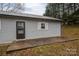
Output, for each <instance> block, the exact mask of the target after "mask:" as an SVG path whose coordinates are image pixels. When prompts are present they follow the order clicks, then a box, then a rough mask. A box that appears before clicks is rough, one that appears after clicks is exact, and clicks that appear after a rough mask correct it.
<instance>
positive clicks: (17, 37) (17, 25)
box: [16, 21, 25, 39]
mask: <svg viewBox="0 0 79 59" xmlns="http://www.w3.org/2000/svg"><path fill="white" fill-rule="evenodd" d="M19 22H20V23H24V25H23V26H24V29H23V31H24V34H23V35H24V37H23V38H18V35H19V34H18V30H19V29H18V23H19ZM16 39H25V21H16Z"/></svg>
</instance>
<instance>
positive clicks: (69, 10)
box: [44, 3, 79, 25]
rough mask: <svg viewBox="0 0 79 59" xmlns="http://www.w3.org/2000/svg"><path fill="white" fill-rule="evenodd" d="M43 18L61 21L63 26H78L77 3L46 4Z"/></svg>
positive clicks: (78, 9) (78, 13) (78, 7)
mask: <svg viewBox="0 0 79 59" xmlns="http://www.w3.org/2000/svg"><path fill="white" fill-rule="evenodd" d="M44 16H50V17H55V18H59V19H62V21H63V24H68V25H72V24H79V3H48V4H47V6H46V10H45V13H44Z"/></svg>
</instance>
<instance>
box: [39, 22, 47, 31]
mask: <svg viewBox="0 0 79 59" xmlns="http://www.w3.org/2000/svg"><path fill="white" fill-rule="evenodd" d="M41 23H45V29H41ZM38 30H48V23H47V22H38Z"/></svg>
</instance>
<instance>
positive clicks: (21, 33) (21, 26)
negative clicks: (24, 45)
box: [16, 21, 25, 39]
mask: <svg viewBox="0 0 79 59" xmlns="http://www.w3.org/2000/svg"><path fill="white" fill-rule="evenodd" d="M16 38H17V39H25V22H24V21H17V22H16Z"/></svg>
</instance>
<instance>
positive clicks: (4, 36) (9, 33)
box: [0, 18, 61, 43]
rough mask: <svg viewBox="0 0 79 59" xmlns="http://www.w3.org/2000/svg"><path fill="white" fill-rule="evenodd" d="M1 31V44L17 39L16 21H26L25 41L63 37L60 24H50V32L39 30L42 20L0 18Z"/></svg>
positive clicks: (49, 22)
mask: <svg viewBox="0 0 79 59" xmlns="http://www.w3.org/2000/svg"><path fill="white" fill-rule="evenodd" d="M0 19H1V30H0V43H5V42H12V41H15V40H17V39H16V21H25V37H26V38H25V39H34V38H43V37H56V36H60V35H61V23H60V22H53V21H52V22H51V21H43V22H48V30H38V29H37V24H38V22H42V21H41V20H39V21H36V20H29V19H28V20H26V19H19V18H15V19H14V18H12V19H10V18H0Z"/></svg>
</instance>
